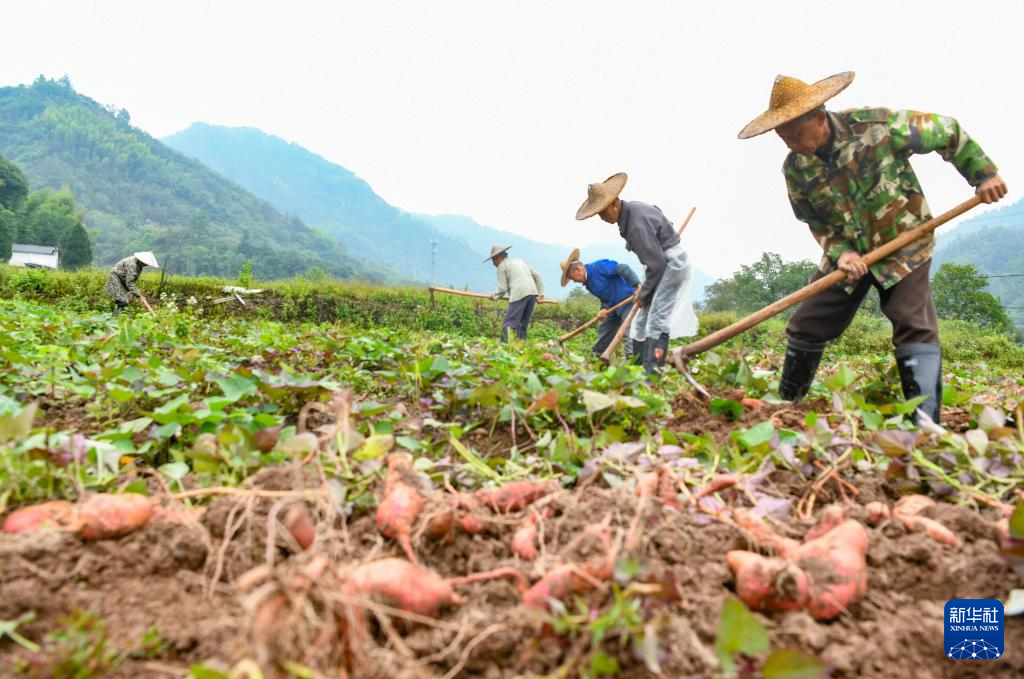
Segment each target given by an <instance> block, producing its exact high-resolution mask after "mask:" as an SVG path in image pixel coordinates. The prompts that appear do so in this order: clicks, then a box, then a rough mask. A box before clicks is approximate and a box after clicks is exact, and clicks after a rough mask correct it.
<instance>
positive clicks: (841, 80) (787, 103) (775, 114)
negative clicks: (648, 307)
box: [738, 71, 853, 139]
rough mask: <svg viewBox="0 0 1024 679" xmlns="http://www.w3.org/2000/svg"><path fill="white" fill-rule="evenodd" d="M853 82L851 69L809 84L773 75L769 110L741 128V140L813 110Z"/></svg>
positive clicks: (772, 128) (784, 76) (762, 132)
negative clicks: (773, 81) (773, 82)
mask: <svg viewBox="0 0 1024 679" xmlns="http://www.w3.org/2000/svg"><path fill="white" fill-rule="evenodd" d="M852 82H853V71H844V72H843V73H837V74H836V75H833V76H829V77H828V78H825V79H824V80H819V81H818V82H816V83H814V84H813V85H808V84H807V83H805V82H804V81H803V80H799V79H797V78H791V77H789V76H788V75H777V76H775V84H774V85H773V86H772V95H771V97H770V98H769V100H768V110H767V111H765V112H764V113H762V114H761V115H759V116H758V117H756V118H754V119H753V120H751V121H750V122H749V123H748V124H747V126H746V127H744V128H743V129H742V130H740V133H739V135H738V136H739V138H740V139H750V138H751V137H756V136H757V135H759V134H764V133H765V132H767V131H769V130H774V129H775V128H776V127H778V126H779V125H784V124H785V123H788V122H789V121H790V120H793V119H795V118H799V117H800V116H802V115H803V114H805V113H807V112H808V111H813V110H814V109H816V108H817V107H819V106H821V105H822V104H824V103H825V102H826V101H828V100H829V99H831V98H832V97H834V96H836V95H837V94H839V93H840V92H842V91H843V90H845V89H846V88H847V86H849V84H850V83H852Z"/></svg>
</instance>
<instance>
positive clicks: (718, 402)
mask: <svg viewBox="0 0 1024 679" xmlns="http://www.w3.org/2000/svg"><path fill="white" fill-rule="evenodd" d="M708 410H710V411H711V414H712V415H714V416H716V417H727V418H729V419H730V420H738V419H740V417H742V416H743V404H742V403H740V402H739V401H733V400H732V399H728V398H713V399H711V403H709V404H708Z"/></svg>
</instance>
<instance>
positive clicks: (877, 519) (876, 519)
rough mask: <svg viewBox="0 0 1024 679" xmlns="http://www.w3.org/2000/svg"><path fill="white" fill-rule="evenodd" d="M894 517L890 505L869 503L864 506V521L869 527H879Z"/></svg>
mask: <svg viewBox="0 0 1024 679" xmlns="http://www.w3.org/2000/svg"><path fill="white" fill-rule="evenodd" d="M891 516H892V512H891V511H889V505H887V504H885V503H884V502H869V503H867V504H866V505H864V520H865V521H866V522H867V524H868V525H869V526H872V527H873V526H877V525H879V524H881V523H882V522H883V521H888V520H889V518H890V517H891Z"/></svg>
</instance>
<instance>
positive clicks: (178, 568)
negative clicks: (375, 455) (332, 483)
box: [0, 469, 1024, 679]
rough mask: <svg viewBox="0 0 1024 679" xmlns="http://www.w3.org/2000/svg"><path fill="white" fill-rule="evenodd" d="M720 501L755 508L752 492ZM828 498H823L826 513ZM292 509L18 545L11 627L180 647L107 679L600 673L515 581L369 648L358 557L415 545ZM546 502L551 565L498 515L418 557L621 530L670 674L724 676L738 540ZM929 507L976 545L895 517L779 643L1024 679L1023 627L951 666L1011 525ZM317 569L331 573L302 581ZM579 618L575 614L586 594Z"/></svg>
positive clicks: (639, 508) (6, 608)
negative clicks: (81, 623) (346, 601)
mask: <svg viewBox="0 0 1024 679" xmlns="http://www.w3.org/2000/svg"><path fill="white" fill-rule="evenodd" d="M318 483H319V482H318V481H317V480H316V478H315V476H308V475H307V476H300V475H298V474H296V473H295V472H294V471H293V470H285V469H269V470H264V471H263V472H261V473H260V474H258V475H256V476H255V477H253V478H252V479H251V480H250V484H249V485H250V486H252V487H256V488H262V489H265V490H286V489H295V488H300V487H302V486H306V487H310V488H316V487H317V485H318ZM765 483H767V484H770V485H771V486H772V487H773V489H774V490H775V491H778V490H779V489H785V490H786V492H790V493H793V494H794V495H798V494H802V493H804V492H805V491H806V490H807V489H806V488H805V487H804V488H801V487H800V485H799V484H800V483H801V482H800V481H799V479H795V478H794V477H791V476H785V475H783V474H781V473H775V474H774V475H773V477H772V478H770V479H767V480H766V481H765ZM858 487H859V488H861V489H862V493H861V497H860V501H862V502H863V501H866V500H867V499H883V500H884V499H888V500H890V501H891V500H892V499H894V498H895V493H894V492H893V491H892V489H890V488H888V487H887V486H886V484H885V483H884V482H883V481H879V480H871V481H870V482H864V483H861V484H858ZM720 497H721V498H722V499H723V500H724V501H725V502H726V503H741V502H742V498H741V494H739V493H733V492H726V493H723V494H722V495H721V496H720ZM828 499H829V496H827V495H824V494H823V496H822V502H824V501H827V500H828ZM291 502H294V500H288V499H276V498H256V497H251V496H250V497H231V496H229V497H224V498H220V499H217V500H215V501H214V502H213V503H212V504H211V505H210V506H209V508H208V509H207V511H206V512H205V514H204V515H203V516H202V517H201V519H199V520H190V521H184V522H173V523H171V522H156V523H151V524H149V525H147V526H146V527H145V528H143V529H141V530H139V531H137V532H135V533H132V534H130V535H128V536H126V537H124V538H121V539H118V540H107V541H102V542H94V543H85V542H82V541H81V540H80V539H79V538H77V537H75V536H72V535H69V534H67V533H61V532H58V531H55V530H43V531H40V532H36V533H33V534H28V535H26V534H21V535H2V536H0V562H2V563H3V568H0V620H10V619H14V618H17V617H18V616H19V615H21V614H22V613H23V612H25V611H29V610H34V611H35V612H36V614H37V618H36V619H35V621H33V622H31V623H30V624H28V625H25V626H23V627H22V628H20V630H19V631H21V632H22V633H23V634H25V635H26V636H28V637H30V638H32V639H35V640H41V639H42V637H43V635H44V634H45V632H46V631H48V630H51V629H54V628H57V627H59V625H60V623H59V622H58V621H59V619H60V618H61V616H63V615H65V614H67V613H68V612H69V611H71V610H73V609H83V610H89V611H92V612H94V613H96V614H97V615H99V616H100V617H101V618H102V620H103V621H104V623H105V624H106V632H107V636H108V637H109V640H110V641H109V643H111V644H112V645H113V646H115V647H118V648H128V647H131V646H132V645H133V644H136V643H137V642H138V641H139V640H140V639H141V638H142V637H143V636H144V635H145V634H146V632H147V631H148V630H150V629H151V628H154V627H155V628H156V629H157V630H158V631H159V633H160V634H161V635H162V636H163V638H164V639H165V640H166V644H165V645H164V647H163V648H162V649H160V650H158V651H157V652H153V653H150V654H148V656H147V657H145V658H130V659H128V660H127V661H125V662H124V663H123V664H121V665H120V666H119V667H118V668H117V669H115V670H113V671H110V672H108V673H106V674H104V675H103V676H111V677H139V676H175V674H174V672H175V671H177V672H178V674H177V676H185V673H186V670H187V668H188V666H189V665H190V664H192V663H197V662H211V663H212V664H219V665H221V666H224V667H230V666H232V665H234V664H235V663H237V662H238V661H240V660H242V659H245V658H250V659H253V660H256V661H258V662H259V663H260V664H261V665H262V666H263V668H264V671H265V673H266V675H267V676H268V677H276V676H286V674H285V673H284V671H283V670H282V669H281V668H282V667H283V665H284V663H286V662H289V661H290V662H298V663H302V664H306V665H310V666H315V667H317V668H318V669H319V670H321V671H323V672H324V673H325V676H345V675H344V674H342V673H339V670H338V666H339V665H342V664H347V665H349V675H348V676H353V677H434V676H438V677H440V676H448V677H454V676H464V677H486V678H489V679H490V678H494V679H497V678H500V677H512V676H517V675H545V674H551V673H553V672H556V671H559V670H566V669H567V670H568V672H567V674H566V675H565V676H578V673H579V671H580V669H581V668H584V667H586V666H587V665H588V663H589V659H588V658H589V653H590V650H591V647H590V640H589V637H588V636H587V635H584V636H582V637H580V638H577V639H573V638H570V637H569V636H558V635H556V634H555V633H554V631H553V630H552V629H551V627H550V625H548V624H547V622H548V620H549V618H548V617H547V616H546V615H545V614H544V613H542V612H538V611H537V610H533V609H528V608H526V607H525V606H523V605H521V604H520V594H519V591H518V590H517V588H516V586H515V584H514V582H513V581H512V580H510V579H496V580H489V581H485V582H480V583H476V584H472V585H468V586H460V587H457V591H458V594H459V595H460V596H461V598H462V603H461V605H457V606H453V607H448V608H447V609H445V610H444V611H443V612H442V614H441V615H440V617H439V618H438V619H437V620H436V621H434V622H433V623H431V624H406V623H405V622H403V621H402V620H400V619H398V618H394V617H389V616H387V615H386V613H385V614H380V612H379V611H378V612H377V613H375V614H372V615H370V616H369V618H368V620H369V623H368V624H369V627H368V629H369V632H370V634H371V642H370V644H369V645H367V646H362V647H360V648H351V647H349V646H348V645H347V644H343V643H341V637H342V636H343V634H344V633H343V631H342V630H343V629H344V628H345V625H346V623H345V622H344V621H343V620H342V619H341V617H340V616H339V615H338V614H337V613H336V611H337V605H338V602H339V601H340V600H341V595H340V588H341V586H342V584H343V583H344V581H345V577H346V574H347V573H349V572H350V571H351V570H352V568H353V567H354V566H355V565H356V564H358V563H361V562H367V561H372V560H375V559H378V558H381V557H385V556H387V557H400V556H402V554H401V551H400V550H399V548H398V547H397V545H396V544H395V543H394V542H393V541H391V540H389V539H387V538H383V537H381V536H380V534H379V533H378V532H377V530H376V527H375V525H374V522H373V518H372V516H366V515H356V516H354V517H349V518H345V517H344V516H343V515H342V514H340V513H338V512H336V511H334V509H333V508H332V507H330V506H329V505H328V504H324V503H322V502H319V503H310V504H309V506H308V508H309V511H310V514H311V516H312V518H313V520H314V523H315V524H316V533H317V535H316V542H315V543H314V546H313V547H312V548H311V549H310V550H308V551H305V552H303V551H301V550H300V549H299V548H298V546H297V545H296V544H295V543H294V541H291V540H290V539H289V538H288V537H287V535H286V534H285V532H284V531H283V530H268V525H267V519H268V517H270V516H275V517H280V516H282V515H283V511H284V510H285V509H287V505H288V504H289V503H291ZM431 506H432V505H431V504H430V503H428V511H430V507H431ZM818 506H819V507H820V506H821V505H820V504H819V505H818ZM533 509H535V510H536V511H537V512H538V513H540V514H542V515H545V516H546V517H547V518H544V519H543V520H542V521H541V523H540V532H539V535H540V538H541V544H540V550H539V556H538V558H537V560H536V561H534V562H523V561H521V560H519V559H518V558H517V557H515V556H513V555H512V553H511V551H510V547H509V544H510V539H511V536H512V533H513V532H514V531H515V529H516V527H517V525H518V523H519V520H520V518H521V516H522V515H523V514H524V513H525V512H518V513H515V514H513V515H510V516H497V517H496V516H493V515H489V519H490V520H489V521H488V522H487V530H486V531H485V532H484V533H481V534H476V535H470V534H467V533H464V532H456V533H455V534H454V536H453V539H452V540H451V541H450V542H448V543H440V542H432V541H430V540H429V539H428V538H427V537H426V536H424V535H417V536H416V539H415V540H414V544H415V547H416V552H417V555H418V557H419V559H420V560H421V563H422V564H423V565H425V566H428V567H430V568H433V569H435V570H436V571H437V572H438V573H440V574H441V575H442V576H444V577H458V576H463V575H466V574H469V573H477V572H481V571H487V570H490V569H494V568H498V567H502V566H513V567H515V568H518V569H519V570H521V572H522V573H523V574H524V575H525V576H526V578H527V579H528V581H529V582H530V583H533V582H535V581H536V580H538V579H539V578H540V577H541V576H542V575H543V574H545V573H547V572H549V571H550V570H551V568H553V567H554V566H555V565H557V564H559V563H576V564H589V563H596V562H600V561H601V560H602V558H603V557H604V556H605V549H604V545H603V543H602V541H601V540H600V539H599V537H598V532H599V531H595V530H594V528H593V527H594V526H595V525H599V524H601V523H602V522H605V525H606V527H607V532H608V534H609V535H613V536H616V537H617V538H619V539H620V540H621V539H623V538H628V537H629V536H633V537H634V538H635V537H639V540H638V542H637V544H638V545H639V547H638V549H637V550H636V551H635V552H634V553H633V554H631V555H630V556H632V557H635V558H636V559H637V560H638V562H639V563H640V564H642V567H643V570H642V571H641V573H640V575H639V576H637V577H638V578H639V579H641V580H644V581H646V582H648V583H655V584H657V585H658V586H659V592H660V595H661V598H662V599H663V601H656V600H655V598H656V597H653V596H652V597H645V599H644V600H645V604H644V606H645V607H644V611H645V612H648V613H651V614H652V615H651V616H650V618H651V619H657V620H659V622H658V623H657V624H656V626H655V627H654V628H652V629H653V630H656V633H657V635H658V639H659V643H658V650H657V653H656V657H657V659H658V661H659V663H660V665H661V670H662V673H661V676H666V677H709V676H712V675H713V674H714V673H715V672H716V671H717V660H716V656H715V652H714V641H715V635H716V628H717V623H718V618H719V616H720V614H721V610H722V605H723V602H724V601H725V599H726V598H727V597H729V596H731V595H732V591H731V587H732V575H731V572H730V571H729V569H728V567H727V566H726V563H725V560H724V556H725V553H726V552H727V551H729V550H732V549H745V548H748V547H749V543H748V541H747V539H746V537H745V536H744V535H743V534H742V533H741V532H740V531H739V530H738V529H736V528H734V527H732V526H731V525H727V524H726V523H723V522H720V521H717V520H714V519H711V518H710V517H709V516H708V515H707V514H704V513H699V512H695V511H692V510H677V509H673V508H670V507H667V506H662V505H661V504H660V502H657V501H652V502H650V503H648V504H644V505H641V503H640V502H639V501H638V500H637V498H636V496H635V494H634V491H633V488H632V484H631V483H626V484H623V485H622V486H620V487H618V488H616V489H610V488H606V487H601V486H599V485H598V483H597V482H596V481H595V482H593V483H591V484H590V485H587V486H586V487H584V488H582V489H579V490H573V491H558V492H555V493H554V494H552V495H549V496H547V497H545V498H543V499H542V500H540V501H538V502H537V503H536V504H535V505H534V507H533ZM929 511H930V515H931V516H932V517H933V518H936V519H938V520H940V521H942V522H943V523H945V524H946V525H947V526H948V527H949V528H951V529H952V530H953V531H954V532H955V533H956V534H957V535H958V536H959V538H960V541H961V543H960V545H959V546H957V547H949V546H945V545H941V544H938V543H936V542H934V541H932V540H931V539H930V538H928V537H927V536H925V535H923V534H916V533H915V534H908V533H907V531H906V530H905V529H904V528H903V526H902V525H901V524H899V523H898V522H895V521H890V522H886V523H883V524H881V525H880V526H878V527H877V528H872V529H869V536H870V541H869V551H868V567H869V588H868V594H867V596H866V598H865V599H864V600H863V601H862V602H861V603H860V604H858V605H856V606H854V607H853V608H852V610H850V611H849V613H848V614H847V615H843V616H841V617H840V618H839V619H837V620H835V621H833V622H829V623H821V622H817V621H815V620H814V619H812V618H811V617H810V616H809V615H807V614H806V613H804V612H796V613H786V614H773V615H768V616H761V615H759V618H760V619H761V620H762V622H763V623H764V624H765V626H766V627H767V628H768V630H769V633H770V636H771V639H772V645H773V647H774V648H781V647H793V648H799V649H802V650H804V651H805V652H808V653H811V654H813V655H815V656H817V657H819V658H821V659H822V660H823V661H825V662H826V663H827V664H828V665H829V666H830V668H831V672H832V674H831V676H833V677H879V678H881V677H886V678H888V677H975V676H976V677H982V676H984V677H1010V676H1020V673H1021V672H1022V671H1024V655H1022V653H1024V652H1022V650H1021V649H1022V648H1024V621H1022V620H1021V619H1019V618H1009V619H1008V620H1007V624H1006V648H1007V649H1008V652H1007V653H1006V654H1005V655H1004V656H1003V657H1002V658H1001V659H999V660H995V661H957V660H950V659H947V658H946V657H945V655H944V654H943V620H942V616H943V606H944V604H945V602H946V601H947V600H948V599H953V598H997V599H1004V598H1005V596H1006V594H1007V593H1008V592H1009V590H1010V589H1012V588H1014V587H1018V588H1019V587H1022V586H1024V578H1022V577H1021V576H1020V575H1018V574H1015V573H1014V572H1013V571H1012V570H1011V569H1010V567H1009V566H1008V565H1007V563H1006V562H1005V561H1004V559H1003V557H1002V556H1001V555H1000V553H999V548H998V546H997V542H996V539H997V536H996V532H995V528H994V525H995V521H996V519H997V517H996V516H995V515H994V514H989V513H979V512H977V511H975V510H972V509H968V508H965V507H956V506H952V505H939V506H936V507H934V508H932V509H931V510H929ZM638 512H639V515H638ZM862 515H863V512H862V510H861V508H860V506H859V505H858V506H852V507H851V508H850V510H849V516H851V517H852V518H862ZM809 525H810V521H804V522H797V521H793V522H791V524H790V525H789V526H788V527H783V530H787V531H788V533H789V534H790V535H791V536H793V537H797V538H799V537H802V536H803V534H804V533H805V532H806V530H807V528H808V527H809ZM268 543H270V547H269V549H268ZM318 564H319V565H318ZM252 569H256V570H252ZM304 573H305V574H307V575H308V574H309V573H314V577H312V578H309V577H306V578H305V579H303V574H304ZM584 599H585V600H586V601H587V602H588V603H589V604H590V605H591V606H599V605H607V604H608V603H609V602H610V601H611V600H612V594H611V593H610V592H609V591H604V592H601V591H596V590H592V591H590V592H588V593H586V594H584ZM268 602H271V603H272V604H273V605H272V606H271V605H270V604H268ZM567 607H568V608H569V610H570V611H574V610H575V608H576V606H575V604H574V603H573V602H572V601H569V602H567ZM659 614H660V615H659ZM349 624H351V623H349ZM603 648H604V650H605V652H606V653H609V654H610V655H613V656H615V658H616V659H617V660H618V662H619V663H620V666H621V668H622V669H621V671H620V673H619V675H618V676H624V677H646V676H652V674H651V672H650V670H649V669H648V668H647V666H646V665H645V664H644V661H643V659H642V657H641V656H640V654H638V653H636V652H635V651H634V649H633V648H632V647H631V646H623V645H621V644H619V643H618V642H616V641H612V642H610V643H606V644H605V645H604V647H603ZM24 657H25V653H24V652H23V651H21V650H20V649H19V647H17V646H15V645H14V644H13V643H12V642H10V641H8V640H5V641H0V675H2V676H10V675H11V673H12V669H11V668H12V667H13V664H12V663H13V661H14V660H15V659H18V658H21V659H23V658H24ZM37 676H47V675H45V674H39V675H37Z"/></svg>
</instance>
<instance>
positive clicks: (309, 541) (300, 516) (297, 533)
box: [283, 502, 316, 550]
mask: <svg viewBox="0 0 1024 679" xmlns="http://www.w3.org/2000/svg"><path fill="white" fill-rule="evenodd" d="M283 523H284V527H285V529H286V530H287V531H288V533H289V534H290V535H291V536H292V538H294V539H295V542H296V543H297V544H298V545H299V547H300V548H301V549H303V550H306V549H309V548H310V547H311V546H312V545H313V542H314V541H315V540H316V527H315V526H314V525H313V517H311V516H310V515H309V508H308V507H307V506H306V503H305V502H296V503H295V504H293V505H291V506H290V507H288V509H287V511H285V513H284V522H283Z"/></svg>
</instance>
